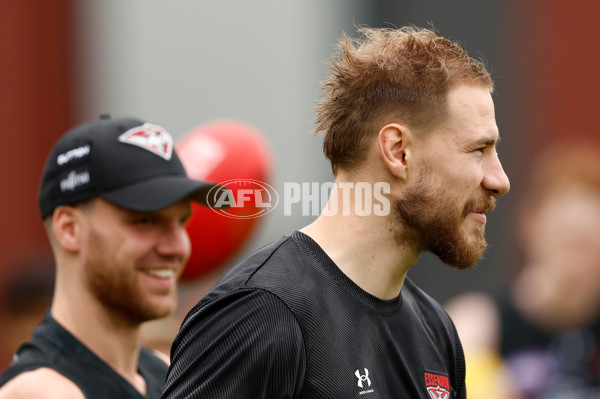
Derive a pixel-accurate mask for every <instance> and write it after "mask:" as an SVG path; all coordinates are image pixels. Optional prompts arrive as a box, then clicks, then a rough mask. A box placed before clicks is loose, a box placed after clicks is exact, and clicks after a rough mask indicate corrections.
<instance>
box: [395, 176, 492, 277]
mask: <svg viewBox="0 0 600 399" xmlns="http://www.w3.org/2000/svg"><path fill="white" fill-rule="evenodd" d="M431 180H432V179H431V174H430V172H429V170H428V169H427V168H424V169H423V170H422V171H421V176H420V178H419V181H418V182H417V183H416V184H415V185H414V186H413V187H411V188H409V189H408V190H407V191H406V192H405V195H404V197H403V198H400V199H396V200H395V203H394V207H393V211H394V212H395V216H396V217H395V220H396V221H397V223H399V224H400V225H401V226H402V227H401V228H399V229H397V232H396V240H397V241H398V243H399V244H406V243H409V244H410V245H413V246H415V247H416V248H418V249H419V250H420V251H430V252H431V253H433V254H434V255H436V256H438V257H439V258H440V260H441V261H442V262H444V263H446V264H448V265H450V266H452V267H454V268H456V269H459V270H464V269H468V268H471V267H472V266H474V265H475V264H476V263H477V261H478V260H479V259H480V258H481V256H482V255H483V253H484V252H485V250H486V248H487V242H486V241H485V237H484V235H483V232H484V228H485V225H481V227H480V229H481V235H480V236H479V235H478V236H474V235H473V234H469V235H467V234H468V233H467V232H465V231H463V230H461V227H463V223H464V221H465V219H466V217H467V216H468V215H469V214H470V213H471V212H475V211H489V210H492V209H494V207H495V206H496V199H495V198H494V197H491V196H490V195H487V194H482V195H479V196H477V197H474V198H472V199H470V200H469V201H468V202H467V204H466V205H465V206H464V207H463V209H462V210H460V208H459V205H458V203H457V200H456V198H452V197H448V195H447V194H446V192H445V190H444V189H443V188H442V187H437V188H435V187H434V185H433V184H432V183H431ZM469 236H470V237H471V238H470V237H469Z"/></svg>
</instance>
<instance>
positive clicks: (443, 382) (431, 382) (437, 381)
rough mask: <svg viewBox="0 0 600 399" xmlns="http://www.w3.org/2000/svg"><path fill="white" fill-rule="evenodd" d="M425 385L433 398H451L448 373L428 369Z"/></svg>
mask: <svg viewBox="0 0 600 399" xmlns="http://www.w3.org/2000/svg"><path fill="white" fill-rule="evenodd" d="M425 387H426V388H427V392H429V396H431V399H450V380H449V379H448V376H447V375H443V374H438V373H432V372H427V371H426V372H425Z"/></svg>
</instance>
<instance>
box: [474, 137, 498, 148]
mask: <svg viewBox="0 0 600 399" xmlns="http://www.w3.org/2000/svg"><path fill="white" fill-rule="evenodd" d="M472 144H473V145H474V146H493V145H496V146H497V145H498V144H500V136H498V137H494V138H492V137H483V138H481V139H479V140H476V141H474V142H473V143H472Z"/></svg>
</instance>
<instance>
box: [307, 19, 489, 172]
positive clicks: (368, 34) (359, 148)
mask: <svg viewBox="0 0 600 399" xmlns="http://www.w3.org/2000/svg"><path fill="white" fill-rule="evenodd" d="M358 32H359V33H360V35H361V38H359V39H351V38H349V37H348V36H347V35H345V34H344V35H343V36H342V38H341V40H340V41H339V43H338V49H339V52H338V54H337V55H336V56H335V57H334V58H333V59H332V60H331V62H330V67H331V74H330V76H329V78H328V79H326V80H325V81H324V82H322V86H321V90H322V98H321V101H320V102H319V104H318V105H317V109H316V111H317V118H316V129H315V133H324V134H325V138H324V141H323V152H324V153H325V156H326V157H327V159H329V160H330V161H331V165H332V170H333V173H334V174H337V170H338V168H339V167H341V168H345V169H347V170H348V171H351V170H352V169H354V168H356V167H357V166H358V165H360V163H361V162H362V161H363V160H364V159H365V157H366V152H367V151H366V148H367V146H368V145H369V143H370V141H371V139H372V138H373V137H374V136H375V135H376V134H377V132H378V131H379V129H380V128H381V127H383V126H384V125H385V124H387V123H390V122H392V121H400V122H402V123H404V124H405V125H406V126H407V127H409V128H410V129H414V130H415V131H416V132H420V133H423V132H426V131H427V130H428V129H431V128H432V127H434V126H436V125H437V124H438V123H440V122H441V121H443V119H444V117H445V116H446V114H447V108H448V107H447V100H446V99H447V93H448V91H449V90H451V89H452V88H454V87H456V86H458V85H461V84H468V85H477V86H480V87H484V88H488V89H489V90H490V92H492V91H493V81H492V78H491V76H490V73H489V72H488V71H487V69H486V67H485V65H484V64H483V62H481V61H477V60H475V59H473V58H471V57H470V56H469V55H468V54H467V51H466V50H465V49H464V47H463V46H462V45H461V44H460V43H457V42H453V41H451V40H448V39H446V38H444V37H442V36H441V35H440V34H439V32H437V31H436V30H435V29H425V28H417V27H413V26H409V27H403V28H400V29H389V28H381V29H375V28H367V27H363V28H360V29H359V30H358Z"/></svg>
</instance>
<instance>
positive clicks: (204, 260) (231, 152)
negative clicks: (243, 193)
mask: <svg viewBox="0 0 600 399" xmlns="http://www.w3.org/2000/svg"><path fill="white" fill-rule="evenodd" d="M176 151H177V154H178V155H179V158H180V159H181V162H182V163H183V166H184V167H185V169H186V172H187V174H188V176H189V177H190V178H193V179H199V180H204V181H208V182H212V183H222V182H226V181H229V180H234V179H243V180H254V181H259V182H264V183H268V182H269V180H270V175H271V171H272V166H273V160H272V156H271V150H270V147H269V144H268V142H267V140H266V139H265V137H264V136H263V135H262V134H261V133H260V132H259V131H258V130H257V129H256V128H254V127H252V126H250V125H248V124H245V123H242V122H239V121H233V120H220V121H215V122H212V123H208V124H206V125H203V126H200V127H198V128H196V129H194V130H192V131H190V132H189V133H187V134H186V135H185V136H183V137H182V138H181V139H180V140H179V141H178V142H177V144H176ZM226 188H228V189H230V190H231V191H232V193H233V194H234V197H235V190H236V188H235V187H233V188H232V187H231V186H230V185H228V186H226ZM192 210H193V215H192V218H191V219H190V221H189V224H188V226H187V231H188V234H189V236H190V241H191V244H192V255H191V257H190V260H189V261H188V263H187V266H186V267H185V269H184V271H183V274H182V276H181V279H182V280H184V281H185V280H193V279H197V278H201V277H202V276H204V275H205V274H206V273H208V272H209V271H211V270H213V269H215V268H217V267H219V266H221V265H224V264H225V262H227V261H228V260H230V259H231V258H232V257H233V256H234V255H235V254H237V253H238V252H239V251H240V249H241V248H242V247H243V246H244V244H245V243H246V242H247V241H248V240H249V238H250V237H251V236H252V233H253V232H254V231H255V230H256V228H257V226H258V225H259V224H260V222H261V220H262V219H264V218H262V217H258V218H244V215H247V214H249V213H250V214H252V212H254V211H255V210H253V209H250V208H249V207H247V206H246V207H240V208H231V209H229V210H228V211H227V213H228V214H229V215H233V216H234V217H227V216H225V215H223V214H219V213H218V212H216V211H215V210H213V209H210V208H208V207H206V206H203V205H200V204H197V203H192ZM235 216H240V217H239V218H237V217H235Z"/></svg>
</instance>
